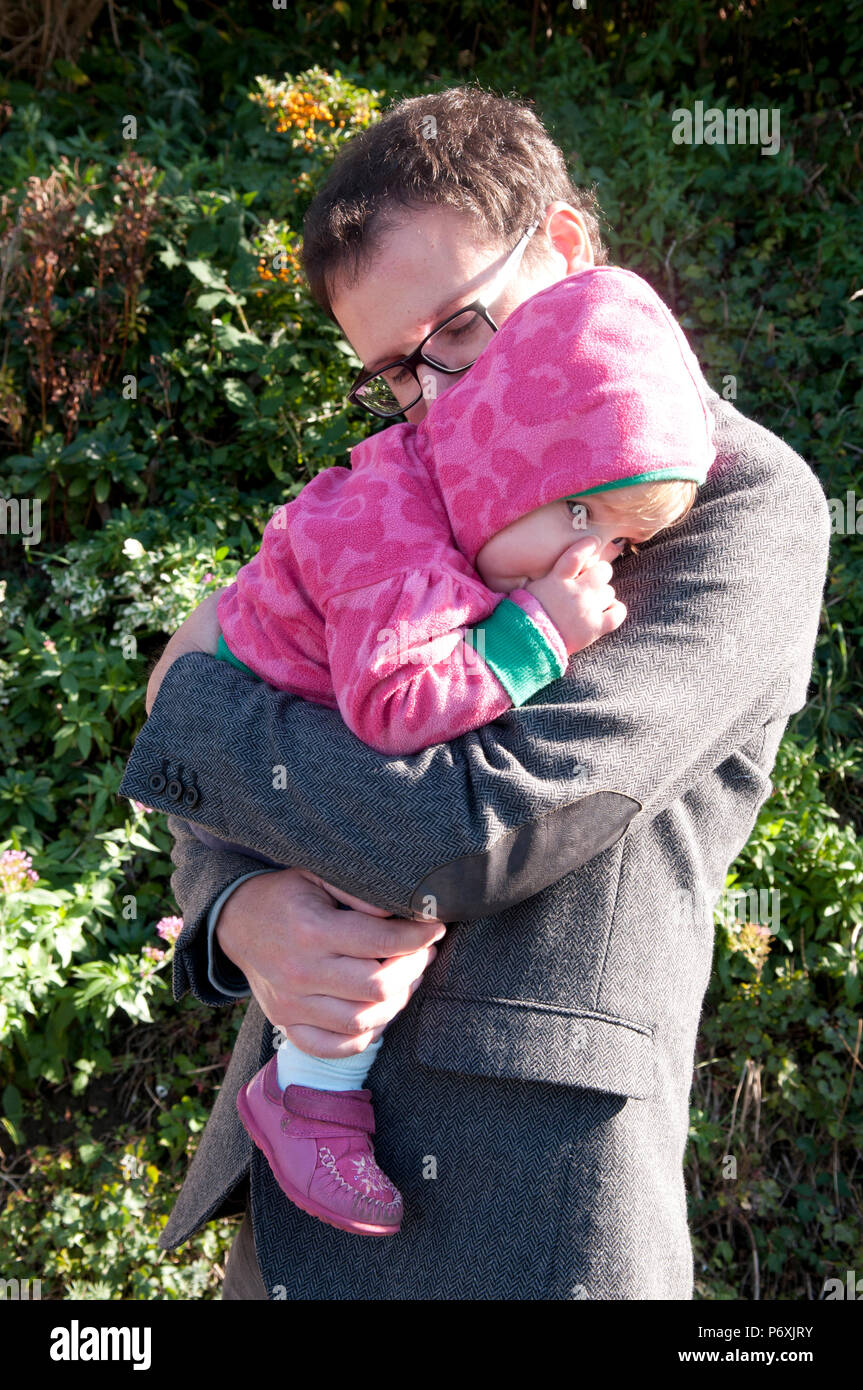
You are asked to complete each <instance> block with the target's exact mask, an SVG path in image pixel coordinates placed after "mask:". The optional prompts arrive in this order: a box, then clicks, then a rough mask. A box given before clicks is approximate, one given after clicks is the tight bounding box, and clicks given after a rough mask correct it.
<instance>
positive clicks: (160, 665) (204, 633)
mask: <svg viewBox="0 0 863 1390" xmlns="http://www.w3.org/2000/svg"><path fill="white" fill-rule="evenodd" d="M221 593H222V590H221V589H217V590H216V591H215V592H214V593H212V594H208V595H207V597H206V598H205V599H204V600H203V601H202V602H201V603H199V604H198V606H197V608H194V609H193V610H192V612H191V613H190V614H189V616H188V618H187V619H186V621H185V622H184V623H183V624H182V626H181V627H178V628H177V631H176V632H175V633H174V635H173V637H172V638H171V640H170V642H169V643H168V645H167V647H166V648H165V650H164V651H163V652H162V655H161V656H160V657H159V660H158V662H157V663H156V665H155V666H154V667H153V673H152V675H151V676H150V679H149V682H148V684H147V702H146V703H147V713H148V714H149V713H150V710H151V709H152V708H153V705H154V704H155V702H156V696H157V695H158V693H159V687H160V686H161V684H162V681H163V680H164V679H165V673H166V672H167V670H168V667H169V666H171V665H173V663H174V662H175V661H176V660H177V658H178V657H180V656H187V655H188V653H189V652H205V653H207V654H208V655H209V656H215V655H216V651H217V649H218V646H219V632H220V628H219V618H218V614H217V612H216V609H217V607H218V603H219V597H220V595H221Z"/></svg>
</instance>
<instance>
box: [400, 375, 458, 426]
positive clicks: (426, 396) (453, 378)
mask: <svg viewBox="0 0 863 1390" xmlns="http://www.w3.org/2000/svg"><path fill="white" fill-rule="evenodd" d="M417 376H418V377H419V380H420V386H421V387H422V393H423V394H422V400H419V401H417V403H416V405H412V406H411V408H410V410H406V411H405V415H406V417H407V419H408V420H409V421H410V423H411V424H412V425H415V424H418V423H419V421H420V420H423V419H424V418H425V416H426V414H427V413H428V408H429V406H430V405H432V404H433V403H434V401H436V400H437V398H438V396H440V395H441V394H442V393H443V392H444V391H446V389H447V387H449V386H453V385H455V383H456V382H457V381H461V378H462V373H461V372H459V373H458V374H457V375H456V374H455V373H449V372H437V371H435V369H434V367H429V366H427V365H426V364H425V363H424V362H421V363H420V365H419V366H418V367H417Z"/></svg>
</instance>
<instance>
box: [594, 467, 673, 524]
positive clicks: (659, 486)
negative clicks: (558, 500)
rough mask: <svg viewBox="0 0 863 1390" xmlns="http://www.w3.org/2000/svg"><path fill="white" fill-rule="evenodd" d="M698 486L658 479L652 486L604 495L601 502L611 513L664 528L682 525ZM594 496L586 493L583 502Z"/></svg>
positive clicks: (614, 490) (634, 485) (636, 485)
mask: <svg viewBox="0 0 863 1390" xmlns="http://www.w3.org/2000/svg"><path fill="white" fill-rule="evenodd" d="M697 492H698V484H697V483H694V482H692V481H690V480H689V479H686V478H669V479H668V481H667V482H666V481H665V480H663V479H659V480H658V481H656V482H651V483H632V484H631V485H630V486H629V487H614V488H610V489H609V490H608V491H603V493H602V500H603V503H604V504H605V506H606V507H608V510H609V511H610V512H615V513H617V514H618V515H621V516H623V515H626V516H628V517H632V518H636V517H637V518H638V520H639V521H643V522H645V523H646V524H647V525H648V526H656V527H658V528H664V527H666V526H673V525H674V524H675V522H678V521H682V520H683V518H684V517H685V516H686V514H687V512H689V511H690V510H691V508H692V504H693V502H694V501H695V498H696V494H697ZM595 495H596V494H595V493H592V492H588V493H587V494H586V495H585V499H584V500H585V502H587V503H590V500H591V498H592V497H594V496H595Z"/></svg>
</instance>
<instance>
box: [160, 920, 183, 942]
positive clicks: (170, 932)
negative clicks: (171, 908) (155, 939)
mask: <svg viewBox="0 0 863 1390" xmlns="http://www.w3.org/2000/svg"><path fill="white" fill-rule="evenodd" d="M182 930H183V919H182V917H163V918H162V920H161V921H160V922H157V923H156V931H157V933H158V935H159V936H161V938H162V940H163V941H168V942H170V944H171V945H172V946H173V944H174V942H175V941H176V940H177V937H178V936H179V935H180V932H181V931H182Z"/></svg>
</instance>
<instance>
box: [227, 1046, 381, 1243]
mask: <svg viewBox="0 0 863 1390" xmlns="http://www.w3.org/2000/svg"><path fill="white" fill-rule="evenodd" d="M276 1068H277V1061H276V1058H275V1057H272V1058H271V1059H270V1061H269V1062H267V1064H266V1066H263V1067H261V1070H260V1071H259V1072H257V1073H256V1074H255V1075H254V1076H253V1077H252V1079H251V1081H249V1082H247V1084H246V1085H245V1086H242V1087H241V1088H240V1091H239V1093H238V1095H237V1110H238V1111H239V1115H240V1119H241V1120H242V1122H243V1125H244V1126H245V1128H246V1131H247V1133H248V1134H249V1136H250V1137H251V1138H252V1139H253V1140H254V1141H255V1143H256V1144H257V1146H258V1148H259V1149H261V1150H262V1151H263V1153H264V1154H266V1157H267V1159H268V1161H269V1164H270V1168H271V1169H272V1171H273V1176H274V1177H275V1179H276V1181H277V1182H278V1184H279V1187H280V1188H281V1189H282V1191H283V1192H284V1194H285V1196H286V1197H290V1199H291V1201H292V1202H294V1203H296V1205H297V1206H298V1207H300V1208H301V1209H302V1210H303V1211H305V1212H308V1214H309V1216H317V1217H318V1219H319V1220H320V1221H326V1222H327V1224H328V1225H330V1226H337V1227H338V1229H339V1230H340V1231H351V1232H353V1233H355V1234H356V1235H362V1236H394V1235H395V1234H396V1233H397V1231H398V1230H399V1228H400V1227H401V1222H402V1197H401V1193H400V1192H399V1191H398V1189H397V1188H395V1187H393V1185H392V1183H391V1182H390V1180H389V1178H388V1177H386V1176H385V1174H384V1173H382V1172H381V1170H380V1168H379V1167H378V1165H377V1163H376V1162H375V1154H374V1149H373V1148H372V1143H371V1139H370V1138H369V1136H370V1135H371V1134H374V1131H375V1115H374V1111H373V1110H372V1103H371V1095H372V1093H371V1091H317V1090H315V1089H313V1087H311V1086H288V1087H287V1089H286V1090H284V1091H280V1090H279V1085H278V1081H277V1079H276Z"/></svg>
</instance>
